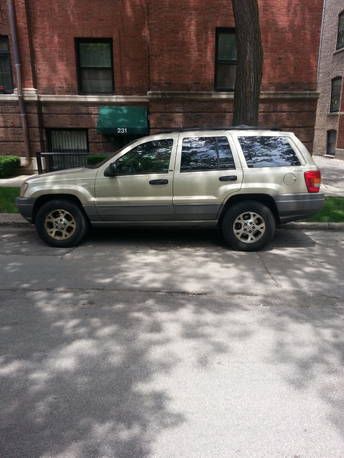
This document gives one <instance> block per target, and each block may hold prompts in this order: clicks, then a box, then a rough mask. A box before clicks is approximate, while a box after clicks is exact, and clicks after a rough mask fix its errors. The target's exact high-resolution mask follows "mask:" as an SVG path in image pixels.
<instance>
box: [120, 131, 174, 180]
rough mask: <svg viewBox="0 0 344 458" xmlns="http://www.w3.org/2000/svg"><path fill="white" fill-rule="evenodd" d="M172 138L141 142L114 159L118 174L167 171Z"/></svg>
mask: <svg viewBox="0 0 344 458" xmlns="http://www.w3.org/2000/svg"><path fill="white" fill-rule="evenodd" d="M172 146H173V140H172V139H168V140H154V141H151V142H147V143H142V144H141V145H138V146H136V147H135V148H133V149H132V150H130V151H128V152H127V153H126V154H125V155H124V156H122V157H120V158H119V159H118V160H117V161H116V166H117V173H118V175H142V174H148V173H168V169H169V165H170V157H171V152H172Z"/></svg>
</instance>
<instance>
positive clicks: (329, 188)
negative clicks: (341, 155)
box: [313, 156, 344, 197]
mask: <svg viewBox="0 0 344 458" xmlns="http://www.w3.org/2000/svg"><path fill="white" fill-rule="evenodd" d="M313 159H314V161H315V163H316V164H317V165H318V167H319V168H320V170H321V175H322V185H321V190H322V191H323V192H324V193H325V194H326V195H327V196H342V197H344V160H340V159H335V158H331V157H327V156H326V157H325V156H313Z"/></svg>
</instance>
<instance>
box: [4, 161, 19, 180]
mask: <svg viewBox="0 0 344 458" xmlns="http://www.w3.org/2000/svg"><path fill="white" fill-rule="evenodd" d="M19 167H20V159H19V157H17V156H0V178H8V177H11V176H13V175H14V174H15V172H16V171H17V169H18V168H19Z"/></svg>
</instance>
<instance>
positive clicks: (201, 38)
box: [149, 0, 322, 90]
mask: <svg viewBox="0 0 344 458" xmlns="http://www.w3.org/2000/svg"><path fill="white" fill-rule="evenodd" d="M149 3H150V11H151V14H150V20H149V29H150V38H151V48H150V49H151V51H150V54H151V58H152V61H151V66H150V68H151V88H152V90H213V88H214V60H215V29H216V27H235V22H234V18H233V12H232V8H231V4H230V2H229V1H228V0H216V1H209V0H188V1H185V0H159V2H156V1H155V0H150V1H149ZM259 8H260V22H261V30H262V40H263V48H264V78H263V87H262V89H263V90H315V88H316V71H317V58H318V47H319V40H320V26H321V14H322V0H303V1H302V2H300V0H260V1H259Z"/></svg>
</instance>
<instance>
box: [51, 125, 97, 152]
mask: <svg viewBox="0 0 344 458" xmlns="http://www.w3.org/2000/svg"><path fill="white" fill-rule="evenodd" d="M47 138H48V149H49V151H52V152H54V153H87V152H88V136H87V129H48V131H47Z"/></svg>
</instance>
